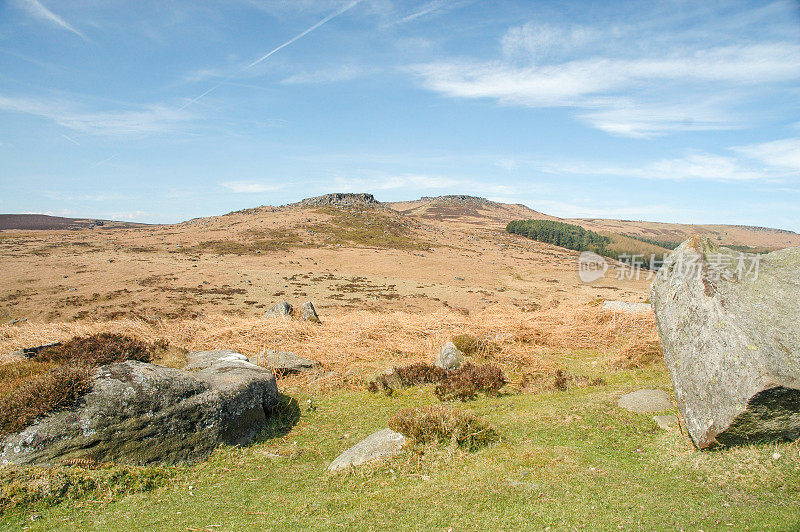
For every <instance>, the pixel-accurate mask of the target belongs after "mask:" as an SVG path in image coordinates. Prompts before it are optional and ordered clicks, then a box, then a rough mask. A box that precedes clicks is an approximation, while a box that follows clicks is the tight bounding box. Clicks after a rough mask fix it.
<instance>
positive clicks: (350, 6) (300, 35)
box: [178, 0, 361, 111]
mask: <svg viewBox="0 0 800 532" xmlns="http://www.w3.org/2000/svg"><path fill="white" fill-rule="evenodd" d="M360 2H361V0H353V1H352V2H350V3H349V4H347V5H346V6H344V7H343V8H341V9H339V10H338V11H335V12H333V13H331V14H330V15H328V16H327V17H325V18H324V19H322V20H320V21H319V22H317V23H316V24H314V25H313V26H311V27H310V28H308V29H306V30H304V31H302V32H300V33H298V34H297V35H295V36H294V37H292V38H291V39H289V40H288V41H286V42H285V43H283V44H282V45H280V46H278V47H277V48H275V49H273V50H271V51H270V52H269V53H267V54H265V55H263V56H261V57H259V58H258V59H256V60H255V61H253V62H252V63H250V64H249V65H247V66H245V67H242V68H241V69H240V70H239V72H244V71H245V70H249V69H251V68H253V67H254V66H256V65H257V64H259V63H261V62H262V61H266V60H267V59H269V58H270V56H272V55H273V54H275V53H277V52H278V51H280V50H282V49H284V48H286V47H287V46H289V45H290V44H292V43H293V42H295V41H297V40H299V39H302V38H303V37H305V36H306V35H308V34H309V33H311V32H312V31H314V30H315V29H317V28H319V27H320V26H322V25H324V24H326V23H328V22H330V21H331V20H333V19H335V18H336V17H338V16H339V15H341V14H342V13H345V12H346V11H349V10H351V9H353V8H354V7H355V6H356V5H357V4H359V3H360ZM233 77H234V75H230V76H226V77H225V78H224V79H223V80H222V81H220V82H219V83H217V84H216V85H214V86H213V87H211V88H210V89H208V90H207V91H205V92H204V93H203V94H201V95H199V96H196V97H195V98H192V99H191V100H189V101H188V102H186V103H185V104H183V105H182V106H180V107H179V108H178V111H182V110H184V109H185V108H187V107H189V106H190V105H192V104H193V103H196V102H198V101H199V100H201V99H202V98H203V97H204V96H206V95H207V94H208V93H210V92H213V91H215V90H216V89H218V88H220V87H221V86H222V85H224V84H225V83H226V82H227V81H228V80H230V79H231V78H233Z"/></svg>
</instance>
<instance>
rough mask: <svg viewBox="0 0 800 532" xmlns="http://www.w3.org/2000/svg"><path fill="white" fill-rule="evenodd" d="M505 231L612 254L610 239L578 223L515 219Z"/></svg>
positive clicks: (543, 240)
mask: <svg viewBox="0 0 800 532" xmlns="http://www.w3.org/2000/svg"><path fill="white" fill-rule="evenodd" d="M506 231H508V232H509V233H514V234H518V235H522V236H526V237H528V238H531V239H533V240H538V241H539V242H546V243H548V244H555V245H556V246H561V247H562V248H567V249H572V250H574V251H593V252H594V253H597V254H598V255H605V256H612V255H613V252H612V251H611V250H610V249H609V247H608V246H609V245H610V244H611V239H610V238H609V237H607V236H603V235H601V234H599V233H595V232H594V231H590V230H588V229H584V228H583V227H581V226H579V225H573V224H568V223H565V222H556V221H554V220H515V221H513V222H509V224H508V225H507V226H506Z"/></svg>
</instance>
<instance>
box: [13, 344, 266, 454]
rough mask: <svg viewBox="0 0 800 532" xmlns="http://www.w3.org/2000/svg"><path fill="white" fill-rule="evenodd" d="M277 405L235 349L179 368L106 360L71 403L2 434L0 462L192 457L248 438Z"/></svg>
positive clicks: (261, 374) (262, 371)
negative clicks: (18, 429) (83, 392)
mask: <svg viewBox="0 0 800 532" xmlns="http://www.w3.org/2000/svg"><path fill="white" fill-rule="evenodd" d="M277 402H278V388H277V385H276V383H275V377H274V376H273V374H272V372H271V371H270V370H268V369H266V368H262V367H259V366H256V365H255V364H252V363H250V362H248V360H247V358H246V357H244V356H243V355H240V354H239V353H236V352H234V351H205V352H197V353H190V354H189V365H188V366H187V369H185V370H179V369H172V368H166V367H163V366H157V365H155V364H147V363H144V362H135V361H131V360H129V361H126V362H122V363H115V364H109V365H106V366H101V367H99V368H98V369H97V370H96V371H95V373H94V376H93V384H92V389H91V391H90V392H89V393H88V394H86V395H85V396H83V397H82V398H81V399H80V400H79V402H78V404H77V405H75V406H74V407H73V408H71V409H69V410H66V411H61V412H56V413H53V414H50V415H48V416H46V417H44V418H43V419H41V420H39V421H37V422H36V423H34V424H33V425H31V426H29V427H28V428H26V429H25V430H23V431H22V432H19V433H17V434H12V435H10V436H8V437H7V438H6V439H5V441H4V442H3V445H2V450H1V451H0V463H12V464H53V463H57V462H62V461H64V460H68V459H74V458H91V459H94V460H98V461H113V462H120V463H129V464H147V463H154V462H162V463H184V462H192V461H195V460H198V459H201V458H204V457H205V456H207V455H208V454H209V453H210V452H211V451H212V450H213V449H214V448H215V447H216V446H218V445H219V444H221V443H228V444H246V443H249V442H250V441H252V439H253V437H254V436H255V434H256V433H257V432H258V431H259V430H260V429H261V428H262V427H263V426H264V423H265V421H266V418H267V416H268V415H269V412H270V411H271V409H273V408H274V407H275V406H276V405H277Z"/></svg>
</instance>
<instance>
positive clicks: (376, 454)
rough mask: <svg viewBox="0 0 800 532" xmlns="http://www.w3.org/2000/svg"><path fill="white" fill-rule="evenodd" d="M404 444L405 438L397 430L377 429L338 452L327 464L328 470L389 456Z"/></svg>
mask: <svg viewBox="0 0 800 532" xmlns="http://www.w3.org/2000/svg"><path fill="white" fill-rule="evenodd" d="M405 444H406V439H405V437H404V436H403V435H402V434H400V433H399V432H395V431H393V430H391V429H383V430H379V431H378V432H374V433H372V434H370V435H369V436H367V437H366V438H364V439H363V440H361V441H360V442H358V443H357V444H355V445H354V446H352V447H350V448H349V449H347V450H346V451H345V452H343V453H342V454H340V455H339V456H338V457H337V458H336V459H335V460H334V461H333V462H331V465H329V466H328V471H332V472H333V471H341V470H342V469H347V468H348V467H350V466H354V467H355V466H359V465H362V464H365V463H367V462H372V461H374V460H379V459H381V458H391V457H392V456H394V455H396V454H399V453H400V451H401V449H402V448H403V446H404V445H405Z"/></svg>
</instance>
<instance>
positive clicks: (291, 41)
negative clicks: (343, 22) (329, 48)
mask: <svg viewBox="0 0 800 532" xmlns="http://www.w3.org/2000/svg"><path fill="white" fill-rule="evenodd" d="M360 1H361V0H353V1H352V2H350V3H349V4H347V5H346V6H344V7H343V8H342V9H340V10H339V11H336V12H335V13H331V14H330V15H328V16H327V17H325V18H324V19H322V20H320V21H319V22H317V23H316V24H314V25H313V26H311V27H310V28H308V29H307V30H305V31H303V32H301V33H298V34H297V35H295V36H294V37H292V38H291V39H289V40H288V41H286V42H285V43H283V44H282V45H280V46H278V47H277V48H275V49H274V50H272V51H271V52H269V53H268V54H266V55H263V56H262V57H260V58H258V59H256V60H255V61H253V62H252V63H250V64H249V65H247V67H246V68H245V69H244V70H247V69H248V68H252V67H254V66H256V65H257V64H259V63H260V62H262V61H264V60H265V59H268V58H269V57H270V56H271V55H272V54H274V53H276V52H278V51H279V50H281V49H283V48H286V47H287V46H289V45H290V44H292V43H293V42H295V41H296V40H298V39H302V38H303V37H305V36H306V35H308V34H309V33H311V32H312V31H314V30H315V29H317V28H319V27H320V26H322V25H323V24H325V23H327V22H330V21H331V20H333V19H335V18H336V17H338V16H339V15H341V14H342V13H344V12H346V11H349V10H351V9H353V8H354V7H355V6H356V4H358V3H359V2H360Z"/></svg>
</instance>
